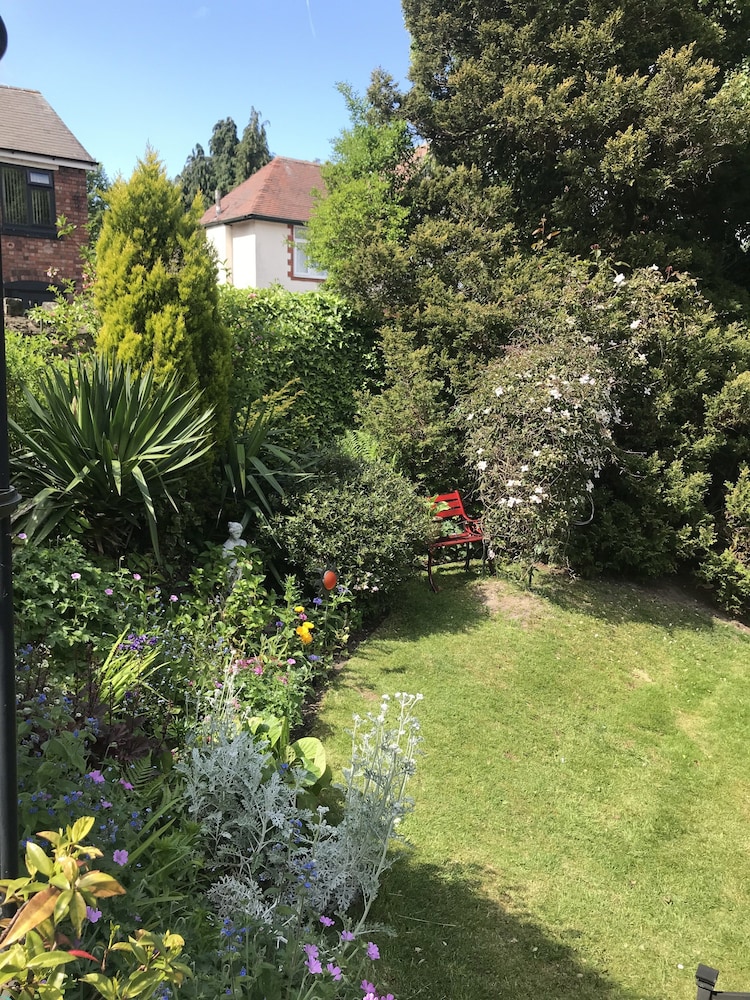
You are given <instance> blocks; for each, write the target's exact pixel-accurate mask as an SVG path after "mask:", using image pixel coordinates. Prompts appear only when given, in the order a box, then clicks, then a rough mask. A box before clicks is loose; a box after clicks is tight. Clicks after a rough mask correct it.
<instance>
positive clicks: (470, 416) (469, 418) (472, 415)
mask: <svg viewBox="0 0 750 1000" xmlns="http://www.w3.org/2000/svg"><path fill="white" fill-rule="evenodd" d="M466 419H467V420H473V419H474V414H473V413H469V414H468V416H467V417H466Z"/></svg>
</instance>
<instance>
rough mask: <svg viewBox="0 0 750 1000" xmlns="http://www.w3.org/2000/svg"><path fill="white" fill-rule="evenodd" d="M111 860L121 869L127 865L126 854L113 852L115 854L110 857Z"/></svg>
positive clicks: (125, 852)
mask: <svg viewBox="0 0 750 1000" xmlns="http://www.w3.org/2000/svg"><path fill="white" fill-rule="evenodd" d="M112 860H113V861H114V863H115V864H116V865H119V866H120V867H121V868H122V866H123V865H126V864H127V863H128V852H127V851H115V853H114V854H113V855H112Z"/></svg>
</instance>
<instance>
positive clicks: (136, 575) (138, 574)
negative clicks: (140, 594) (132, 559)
mask: <svg viewBox="0 0 750 1000" xmlns="http://www.w3.org/2000/svg"><path fill="white" fill-rule="evenodd" d="M140 578H141V574H140V573H133V579H134V580H135V581H136V583H137V582H138V580H140Z"/></svg>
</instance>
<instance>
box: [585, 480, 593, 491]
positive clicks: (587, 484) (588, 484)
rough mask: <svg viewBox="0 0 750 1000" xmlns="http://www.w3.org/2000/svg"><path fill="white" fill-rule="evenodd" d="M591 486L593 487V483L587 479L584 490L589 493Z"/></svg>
mask: <svg viewBox="0 0 750 1000" xmlns="http://www.w3.org/2000/svg"><path fill="white" fill-rule="evenodd" d="M593 488H594V484H593V483H592V482H591V480H590V479H589V481H588V482H587V483H586V492H587V493H590V492H591V491H592V490H593Z"/></svg>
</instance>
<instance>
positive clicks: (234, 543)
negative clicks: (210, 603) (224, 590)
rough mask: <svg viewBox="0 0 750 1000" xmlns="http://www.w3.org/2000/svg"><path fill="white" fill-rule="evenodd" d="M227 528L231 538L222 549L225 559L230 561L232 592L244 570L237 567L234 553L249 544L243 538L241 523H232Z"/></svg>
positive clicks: (228, 574) (229, 580)
mask: <svg viewBox="0 0 750 1000" xmlns="http://www.w3.org/2000/svg"><path fill="white" fill-rule="evenodd" d="M227 528H228V529H229V538H227V540H226V541H225V542H224V544H223V546H222V548H223V550H224V553H223V554H224V558H225V559H229V566H228V568H227V581H228V583H229V589H230V590H231V589H232V587H234V585H235V583H237V581H238V580H239V578H240V577H241V576H242V570H241V569H240V568H239V567H238V566H237V559H236V558H233V557H232V553H233V551H234V549H236V548H240V549H243V548H245V547H246V546H247V542H246V541H245V539H244V538H243V537H242V525H241V524H240V522H239V521H230V522H229V523H228V524H227Z"/></svg>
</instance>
